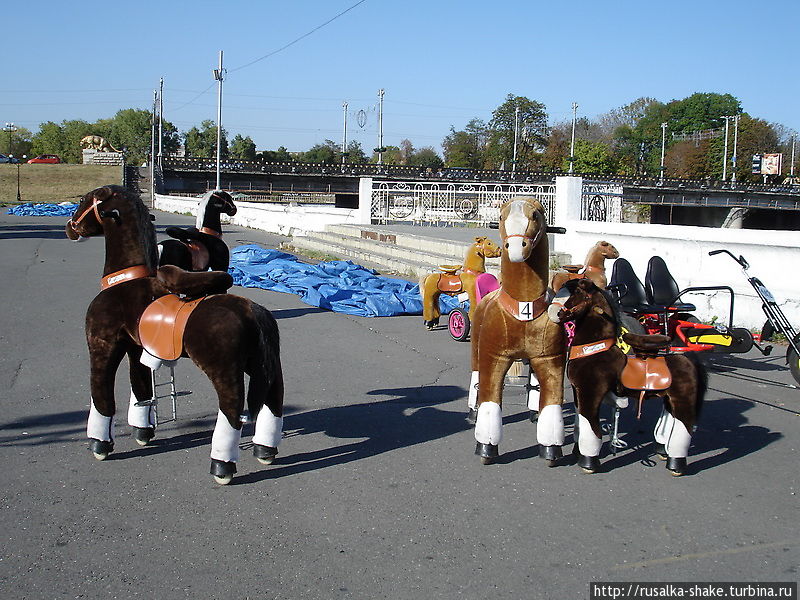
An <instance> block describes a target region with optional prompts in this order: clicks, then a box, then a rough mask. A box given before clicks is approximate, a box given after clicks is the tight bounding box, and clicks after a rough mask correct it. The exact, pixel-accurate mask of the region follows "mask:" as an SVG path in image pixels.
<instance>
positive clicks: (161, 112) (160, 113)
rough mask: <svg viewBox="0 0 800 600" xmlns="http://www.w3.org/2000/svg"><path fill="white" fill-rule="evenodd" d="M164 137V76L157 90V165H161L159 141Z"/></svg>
mask: <svg viewBox="0 0 800 600" xmlns="http://www.w3.org/2000/svg"><path fill="white" fill-rule="evenodd" d="M163 139H164V78H163V77H162V78H161V81H160V82H159V91H158V166H159V167H160V166H161V158H162V156H163V154H162V152H161V141H162V140H163Z"/></svg>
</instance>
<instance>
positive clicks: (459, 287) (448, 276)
mask: <svg viewBox="0 0 800 600" xmlns="http://www.w3.org/2000/svg"><path fill="white" fill-rule="evenodd" d="M439 268H440V269H441V267H439ZM436 287H437V289H438V290H439V291H440V292H444V293H445V294H459V293H461V292H463V291H464V284H463V283H462V282H461V277H459V276H458V275H455V274H454V273H442V274H441V275H439V281H438V282H437V283H436Z"/></svg>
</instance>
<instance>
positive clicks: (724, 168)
mask: <svg viewBox="0 0 800 600" xmlns="http://www.w3.org/2000/svg"><path fill="white" fill-rule="evenodd" d="M722 118H723V119H725V152H724V154H723V155H722V181H725V180H726V179H727V178H728V128H729V127H730V121H729V119H731V118H732V117H731V116H729V115H726V116H724V117H722Z"/></svg>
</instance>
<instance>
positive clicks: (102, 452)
mask: <svg viewBox="0 0 800 600" xmlns="http://www.w3.org/2000/svg"><path fill="white" fill-rule="evenodd" d="M89 450H91V451H92V454H93V455H94V457H95V458H96V459H97V460H105V459H106V458H108V455H109V454H111V453H112V452H113V451H114V442H105V441H103V440H96V439H94V438H90V439H89Z"/></svg>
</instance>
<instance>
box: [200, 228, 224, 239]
mask: <svg viewBox="0 0 800 600" xmlns="http://www.w3.org/2000/svg"><path fill="white" fill-rule="evenodd" d="M200 233H205V234H206V235H211V236H214V237H215V238H221V237H222V234H221V233H220V232H219V231H214V230H213V229H210V228H208V227H201V228H200Z"/></svg>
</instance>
